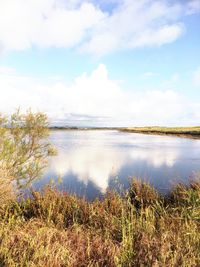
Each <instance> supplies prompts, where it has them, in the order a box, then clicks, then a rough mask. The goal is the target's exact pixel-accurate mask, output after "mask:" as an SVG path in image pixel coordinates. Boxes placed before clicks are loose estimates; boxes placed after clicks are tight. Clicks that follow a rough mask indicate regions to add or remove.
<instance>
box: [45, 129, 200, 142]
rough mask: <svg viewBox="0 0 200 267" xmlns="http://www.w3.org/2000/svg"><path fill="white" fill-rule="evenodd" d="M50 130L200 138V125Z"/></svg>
mask: <svg viewBox="0 0 200 267" xmlns="http://www.w3.org/2000/svg"><path fill="white" fill-rule="evenodd" d="M49 129H50V130H79V131H91V130H116V131H122V132H128V133H141V134H153V135H169V136H177V137H187V138H196V139H200V126H195V127H159V126H149V127H148V126H145V127H75V126H51V127H50V128H49Z"/></svg>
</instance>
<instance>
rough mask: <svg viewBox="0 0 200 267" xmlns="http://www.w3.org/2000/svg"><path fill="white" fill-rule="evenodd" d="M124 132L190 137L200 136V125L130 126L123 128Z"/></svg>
mask: <svg viewBox="0 0 200 267" xmlns="http://www.w3.org/2000/svg"><path fill="white" fill-rule="evenodd" d="M120 130H121V131H124V132H133V133H144V134H159V135H173V136H181V137H189V138H200V127H199V126H198V127H128V128H121V129H120Z"/></svg>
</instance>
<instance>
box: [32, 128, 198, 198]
mask: <svg viewBox="0 0 200 267" xmlns="http://www.w3.org/2000/svg"><path fill="white" fill-rule="evenodd" d="M50 141H51V142H52V143H53V144H54V145H55V147H56V148H57V150H58V155H57V156H56V157H53V158H51V160H50V162H49V167H48V169H47V170H46V172H45V174H44V176H43V177H42V179H40V180H37V181H35V182H34V184H33V187H34V188H35V189H40V188H41V187H43V186H44V185H45V184H47V183H49V182H50V181H52V180H54V181H57V180H58V177H61V178H62V183H59V185H58V187H59V188H60V189H62V190H65V191H69V192H71V193H76V194H78V195H79V196H85V197H86V198H87V199H90V200H92V199H94V198H96V197H97V196H102V195H104V194H105V192H106V191H107V190H110V189H113V188H115V189H117V190H119V189H120V190H121V188H127V187H128V185H129V182H130V179H131V177H137V178H140V179H142V180H145V181H148V182H150V183H151V184H152V185H154V186H155V187H156V188H157V189H158V190H160V191H161V192H163V193H166V192H167V191H168V190H169V189H170V188H171V186H173V185H174V184H175V183H176V182H180V181H181V182H185V183H187V182H188V180H189V179H191V178H192V177H194V176H198V175H199V173H200V140H193V139H186V138H179V137H170V136H158V135H145V134H136V133H126V132H118V131H111V130H107V131H104V130H95V131H94V130H91V131H79V130H74V131H66V130H57V131H52V132H51V135H50Z"/></svg>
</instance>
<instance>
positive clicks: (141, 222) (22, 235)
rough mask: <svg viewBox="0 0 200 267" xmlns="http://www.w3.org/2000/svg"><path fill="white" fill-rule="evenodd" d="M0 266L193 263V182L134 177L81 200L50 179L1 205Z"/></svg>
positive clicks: (196, 246) (196, 220) (199, 186)
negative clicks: (156, 182)
mask: <svg viewBox="0 0 200 267" xmlns="http://www.w3.org/2000/svg"><path fill="white" fill-rule="evenodd" d="M0 266H52V267H53V266H55V267H57V266H70V267H71V266H72V267H81V266H82V267H84V266H91V267H92V266H95V267H97V266H99V267H100V266H102V267H103V266H111V267H112V266H113V267H114V266H117V267H126V266H127V267H132V266H145V267H146V266H155V267H156V266H177V267H178V266H185V267H190V266H191V267H193V266H200V183H199V182H194V183H191V184H190V185H188V186H185V185H177V186H176V187H175V188H174V189H173V190H172V192H171V193H170V194H169V195H168V196H166V197H163V196H160V195H159V193H158V192H157V191H156V190H155V189H154V188H152V187H151V186H150V185H148V184H146V183H143V182H141V181H136V180H134V181H133V182H132V184H131V185H130V189H129V190H128V191H127V193H126V194H125V196H123V197H121V196H119V195H118V194H117V193H113V192H110V193H108V194H107V195H106V196H105V198H104V199H103V200H101V201H100V200H98V199H97V200H95V201H94V202H90V203H89V202H87V201H86V200H84V199H80V198H78V197H76V196H72V195H69V194H67V193H61V192H59V191H57V190H56V189H55V188H52V187H50V186H48V187H46V188H44V189H43V191H42V192H32V195H31V197H30V198H27V199H23V200H21V201H18V202H17V201H15V200H12V201H11V202H7V203H6V204H4V205H3V206H2V208H1V209H0Z"/></svg>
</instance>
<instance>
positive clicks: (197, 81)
mask: <svg viewBox="0 0 200 267" xmlns="http://www.w3.org/2000/svg"><path fill="white" fill-rule="evenodd" d="M193 83H194V85H196V86H200V68H198V69H197V70H195V72H194V74H193Z"/></svg>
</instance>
